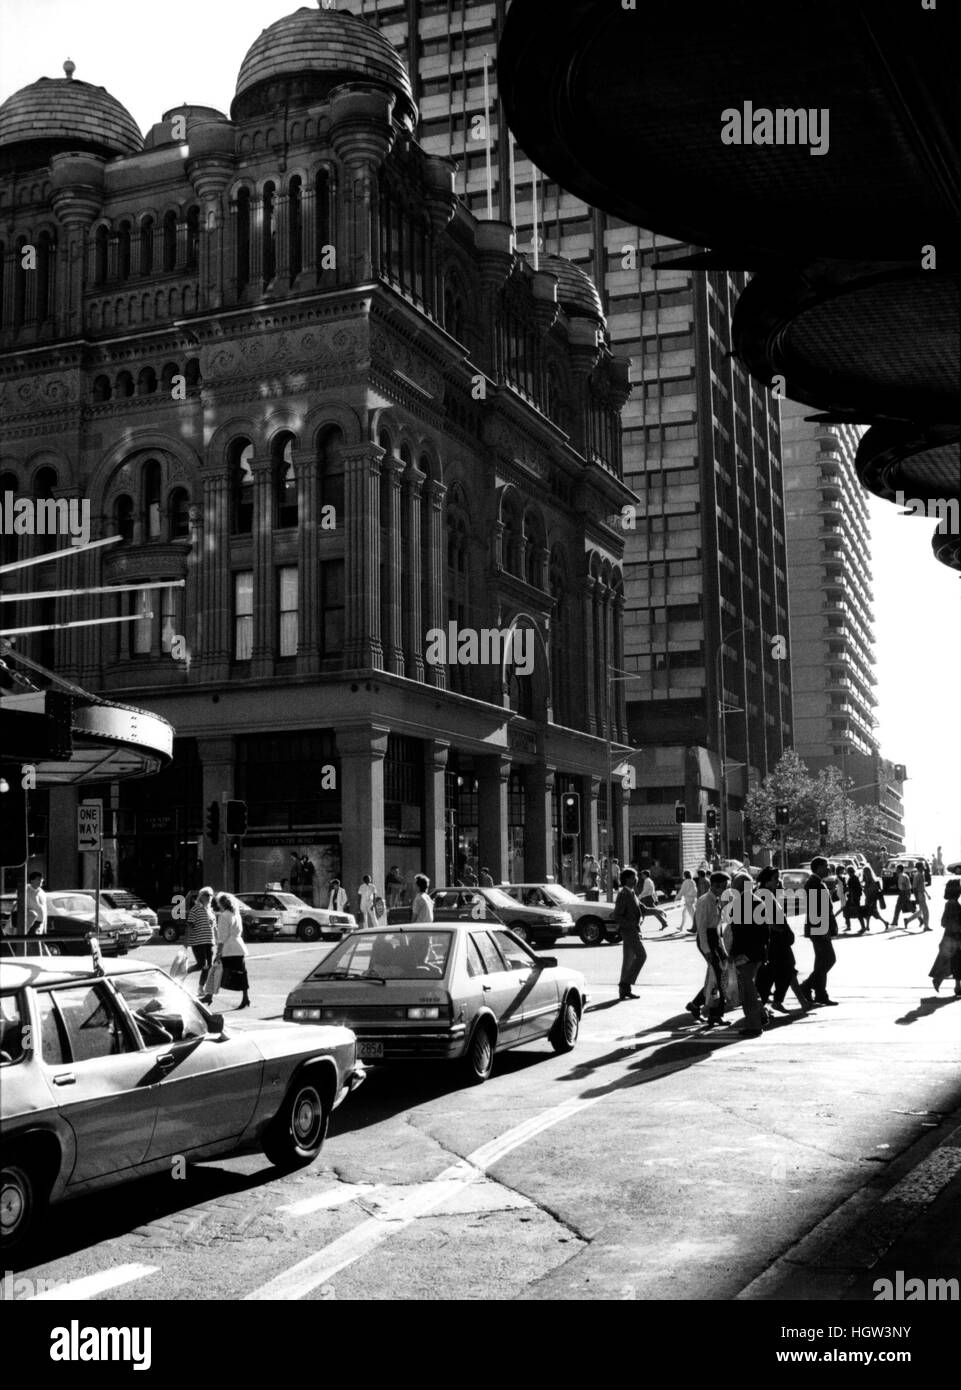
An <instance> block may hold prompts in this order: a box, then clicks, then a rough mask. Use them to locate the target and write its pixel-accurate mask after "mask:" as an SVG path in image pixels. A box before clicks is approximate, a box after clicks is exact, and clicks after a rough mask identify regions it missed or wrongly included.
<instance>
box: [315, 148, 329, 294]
mask: <svg viewBox="0 0 961 1390" xmlns="http://www.w3.org/2000/svg"><path fill="white" fill-rule="evenodd" d="M330 192H331V189H330V172H329V170H327V169H319V170H318V171H317V177H316V178H315V180H314V215H315V222H314V230H315V233H316V243H315V249H314V260H315V264H316V267H317V274H318V275H321V274H323V273H324V272H323V269H322V267H323V264H324V247H325V246H330V245H331V244H332V243H331V228H332V218H331V210H330ZM330 273H331V272H330V271H327V274H328V275H330Z"/></svg>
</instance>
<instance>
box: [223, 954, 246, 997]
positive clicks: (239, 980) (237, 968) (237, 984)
mask: <svg viewBox="0 0 961 1390" xmlns="http://www.w3.org/2000/svg"><path fill="white" fill-rule="evenodd" d="M221 964H222V966H223V977H222V979H221V981H220V988H221V989H226V990H232V991H236V992H238V993H240V992H242V991H243V990H245V989H246V988H247V967H246V965H245V964H244V957H243V956H224V957H223V958H222V960H221Z"/></svg>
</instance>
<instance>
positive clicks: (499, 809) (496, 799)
mask: <svg viewBox="0 0 961 1390" xmlns="http://www.w3.org/2000/svg"><path fill="white" fill-rule="evenodd" d="M474 768H475V771H476V773H477V779H478V783H479V787H478V793H477V814H478V821H479V822H480V823H479V825H478V833H477V854H478V859H479V862H480V863H481V864H484V865H486V866H487V867H488V868H489V869H490V871H491V875H492V877H493V879H494V882H495V883H501V882H502V881H503V880H505V879H506V878H507V875H508V869H509V864H508V858H507V786H508V781H509V779H510V775H511V760H510V758H509V757H506V756H502V755H500V754H494V755H491V756H489V757H482V758H475V759H474Z"/></svg>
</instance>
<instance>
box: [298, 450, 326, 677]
mask: <svg viewBox="0 0 961 1390" xmlns="http://www.w3.org/2000/svg"><path fill="white" fill-rule="evenodd" d="M294 467H295V468H296V470H297V519H298V521H299V522H300V525H299V528H298V535H297V626H298V631H297V672H298V675H309V674H311V673H312V672H315V671H318V670H319V669H320V584H319V580H320V562H319V560H318V557H317V535H318V530H317V528H318V526H319V524H320V507H319V505H318V499H319V495H320V484H319V479H318V477H317V455H316V453H315V452H314V450H313V449H297V450H296V451H295V452H294Z"/></svg>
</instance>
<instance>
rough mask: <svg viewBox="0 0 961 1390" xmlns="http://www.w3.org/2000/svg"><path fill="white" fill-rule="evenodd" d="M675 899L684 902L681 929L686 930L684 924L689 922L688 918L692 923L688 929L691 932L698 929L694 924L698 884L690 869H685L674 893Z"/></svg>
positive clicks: (677, 901)
mask: <svg viewBox="0 0 961 1390" xmlns="http://www.w3.org/2000/svg"><path fill="white" fill-rule="evenodd" d="M674 901H675V902H676V903H681V904H683V906H682V907H681V930H682V931H683V930H684V924H685V923H686V922H687V920H688V918H690V922H691V925H690V926H689V927H688V928H687V930H688V931H689V932H693V931H696V930H697V928H696V927H695V926H694V907H695V904H696V903H697V885H696V883H695V882H694V880H693V878H692V877H691V871H690V869H685V870H684V877H683V878H682V879H681V882H680V884H679V885H678V890H677V892H676V893H675V894H674Z"/></svg>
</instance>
